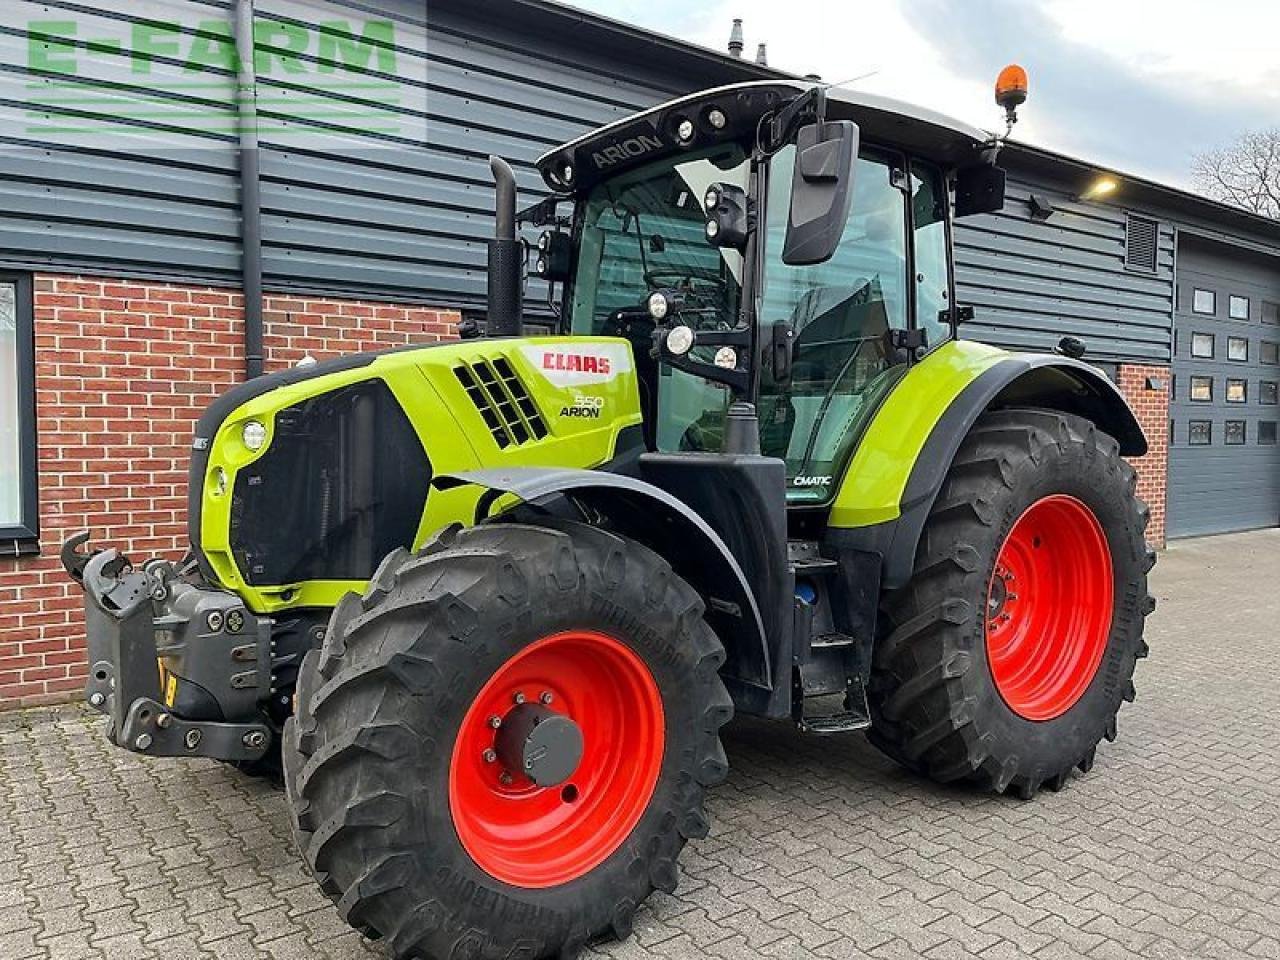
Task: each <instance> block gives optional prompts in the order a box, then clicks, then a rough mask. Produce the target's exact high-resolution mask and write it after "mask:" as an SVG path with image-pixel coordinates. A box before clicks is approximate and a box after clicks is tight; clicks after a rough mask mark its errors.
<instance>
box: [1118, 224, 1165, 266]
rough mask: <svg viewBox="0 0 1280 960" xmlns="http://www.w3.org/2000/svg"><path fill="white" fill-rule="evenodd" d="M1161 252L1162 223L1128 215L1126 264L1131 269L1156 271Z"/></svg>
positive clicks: (1125, 245)
mask: <svg viewBox="0 0 1280 960" xmlns="http://www.w3.org/2000/svg"><path fill="white" fill-rule="evenodd" d="M1159 252H1160V224H1159V223H1158V222H1157V221H1155V220H1148V219H1147V218H1146V217H1134V216H1130V217H1128V218H1127V219H1126V220H1125V230H1124V265H1125V266H1126V267H1128V268H1129V269H1130V270H1144V271H1146V272H1147V273H1155V272H1156V258H1157V256H1158V255H1159Z"/></svg>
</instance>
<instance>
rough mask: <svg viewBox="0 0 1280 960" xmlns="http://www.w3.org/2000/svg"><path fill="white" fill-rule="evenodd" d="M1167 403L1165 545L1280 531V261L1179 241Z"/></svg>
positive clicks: (1186, 240) (1200, 243) (1185, 240)
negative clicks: (1255, 531) (1279, 527)
mask: <svg viewBox="0 0 1280 960" xmlns="http://www.w3.org/2000/svg"><path fill="white" fill-rule="evenodd" d="M1174 329H1175V338H1174V339H1175V342H1174V364H1173V374H1174V375H1173V381H1172V387H1173V394H1172V399H1171V403H1170V413H1169V415H1170V423H1169V430H1170V445H1169V503H1168V533H1169V536H1170V537H1189V536H1197V535H1200V534H1207V533H1225V532H1227V531H1231V530H1250V529H1254V528H1257V527H1270V526H1276V525H1277V524H1280V446H1278V445H1277V437H1276V430H1277V421H1280V405H1278V404H1277V390H1278V389H1280V260H1276V259H1272V258H1266V257H1262V256H1258V255H1254V254H1251V253H1248V252H1246V251H1241V250H1235V249H1232V248H1228V247H1224V246H1220V245H1217V244H1211V243H1208V242H1206V241H1200V240H1196V239H1194V238H1187V237H1184V238H1183V240H1182V242H1181V243H1179V246H1178V304H1177V312H1176V316H1175V323H1174Z"/></svg>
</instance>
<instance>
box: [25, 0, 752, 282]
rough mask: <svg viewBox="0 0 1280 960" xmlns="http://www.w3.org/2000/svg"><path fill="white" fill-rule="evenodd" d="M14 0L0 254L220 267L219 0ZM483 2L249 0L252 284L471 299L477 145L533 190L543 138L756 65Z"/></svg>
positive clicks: (228, 61)
mask: <svg viewBox="0 0 1280 960" xmlns="http://www.w3.org/2000/svg"><path fill="white" fill-rule="evenodd" d="M11 4H12V6H13V9H14V15H13V16H12V17H9V18H7V20H6V23H5V24H3V25H0V124H2V125H3V126H2V128H0V129H3V130H4V131H5V133H4V134H3V135H0V263H7V264H10V265H13V266H22V267H32V266H41V265H62V266H67V267H71V268H74V269H94V268H102V269H115V270H119V271H124V272H132V273H140V274H151V275H161V276H163V275H170V274H176V275H178V276H181V277H189V278H206V279H212V280H225V281H229V282H234V281H235V279H236V274H237V271H238V269H239V246H238V236H239V213H238V207H237V202H238V201H237V198H238V175H237V153H236V131H237V119H236V103H235V100H236V82H235V72H234V66H235V60H234V47H233V46H232V39H231V23H232V4H230V3H228V2H214V0H141V2H138V3H131V4H129V5H127V6H126V5H118V6H117V7H116V8H114V9H109V8H108V6H107V5H106V4H98V5H94V6H85V5H81V4H76V3H70V2H63V0H47V2H43V3H35V2H29V0H11ZM490 7H491V8H490ZM424 10H425V11H426V12H425V15H424ZM499 12H500V10H499V8H498V7H497V6H496V5H490V6H489V7H486V6H484V5H474V6H472V7H470V8H465V7H462V8H460V7H459V5H457V4H453V5H449V4H443V3H435V4H431V5H429V6H425V5H423V4H421V3H415V2H404V0H402V2H398V3H382V4H373V3H365V2H361V0H258V3H257V24H256V30H255V37H256V41H257V51H258V55H257V58H256V61H257V68H258V111H259V121H260V134H261V147H262V196H263V200H262V202H263V239H264V251H263V252H264V271H265V278H264V279H265V283H266V285H267V287H268V288H272V289H304V290H316V291H323V292H337V293H347V294H365V295H372V296H378V297H387V298H398V299H408V300H417V301H428V302H432V303H436V304H440V305H478V304H479V303H480V298H481V296H482V294H483V289H484V258H485V243H484V241H485V239H486V238H487V237H488V235H489V232H490V230H491V225H492V204H493V191H492V186H491V180H490V176H489V171H488V164H487V157H488V155H489V154H490V153H498V154H500V155H502V156H505V157H506V158H507V159H509V160H510V161H511V162H512V165H513V167H514V168H515V171H516V177H517V181H518V184H519V186H520V188H521V200H522V201H527V202H533V201H534V200H535V199H537V198H538V197H539V196H541V195H542V188H541V180H540V179H539V178H538V176H537V174H536V172H535V170H534V168H533V160H534V159H535V158H536V157H537V156H539V155H540V154H541V153H543V152H544V151H545V150H546V149H547V148H548V147H551V146H554V145H555V144H557V143H560V142H562V141H564V140H567V139H570V138H572V137H574V136H576V135H578V134H579V133H581V132H582V131H583V130H586V129H589V128H591V127H593V126H596V125H599V124H602V123H607V122H610V121H612V120H614V119H617V118H618V117H622V116H625V115H627V114H629V113H632V112H634V111H636V110H638V109H642V108H644V107H646V106H649V105H651V104H653V103H656V102H659V101H661V100H664V99H668V98H670V97H672V96H676V95H678V94H680V93H683V92H687V91H688V90H692V89H696V88H699V87H702V86H706V85H708V84H711V83H715V82H723V81H725V80H732V79H742V78H743V76H746V75H751V74H753V73H755V72H757V71H754V70H753V69H752V68H750V67H748V66H747V65H746V64H744V65H743V67H742V69H741V70H740V71H738V75H737V76H726V75H725V74H724V73H717V74H715V75H714V76H713V75H709V74H708V73H707V72H706V70H705V69H692V68H691V69H690V70H687V71H672V70H669V69H665V68H664V67H663V65H662V64H661V63H658V62H657V61H656V59H655V58H653V57H645V56H641V54H642V53H645V52H646V51H644V50H643V49H641V48H639V47H637V48H636V54H637V55H636V57H635V59H634V60H633V61H632V62H627V61H625V60H622V59H619V58H618V57H617V56H616V55H614V52H613V51H605V50H599V49H596V48H593V47H592V46H589V45H585V44H583V43H581V42H580V40H579V39H578V38H577V37H575V36H573V35H570V34H569V33H566V32H562V33H561V35H560V37H559V38H553V37H549V36H540V37H538V38H537V39H536V40H531V38H530V35H529V33H528V32H527V31H526V30H521V29H518V27H517V25H515V24H513V23H509V22H504V21H507V20H509V18H504V17H501V16H498V15H497V14H498V13H499ZM646 60H647V61H648V62H645V61H646ZM722 69H725V70H729V69H730V68H722ZM537 295H538V292H537V291H531V297H536V296H537Z"/></svg>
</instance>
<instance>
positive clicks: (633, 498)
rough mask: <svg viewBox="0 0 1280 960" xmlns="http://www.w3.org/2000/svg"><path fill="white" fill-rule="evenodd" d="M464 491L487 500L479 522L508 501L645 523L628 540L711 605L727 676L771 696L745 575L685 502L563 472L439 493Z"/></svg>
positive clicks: (618, 477)
mask: <svg viewBox="0 0 1280 960" xmlns="http://www.w3.org/2000/svg"><path fill="white" fill-rule="evenodd" d="M467 484H471V485H475V486H478V487H483V488H485V489H486V490H487V491H489V492H488V493H486V494H485V495H484V496H483V497H482V498H481V500H480V503H479V505H478V507H477V513H478V515H477V517H476V522H480V521H481V520H482V519H484V515H485V514H487V513H488V510H489V508H490V507H491V506H492V505H493V503H494V501H495V500H497V498H498V497H500V496H501V495H503V494H510V495H512V496H514V497H516V498H517V499H519V500H521V501H523V502H525V503H529V504H544V503H547V502H548V501H551V500H553V499H555V498H557V497H567V498H569V499H571V500H573V501H576V502H577V503H579V504H580V505H581V506H583V507H585V508H586V509H587V511H588V512H589V513H595V514H598V515H600V516H603V517H605V518H608V519H619V520H621V519H622V518H630V519H631V520H634V518H635V517H644V518H646V523H645V524H644V525H643V526H638V525H637V524H635V523H634V522H630V523H625V524H624V526H625V528H626V529H627V535H628V536H631V537H632V538H633V539H637V540H639V541H640V542H641V543H644V544H645V546H648V547H650V548H651V549H653V550H655V551H656V552H657V553H658V554H660V555H661V556H662V557H663V558H664V559H665V560H666V561H667V562H668V563H670V564H671V566H672V568H673V569H674V570H675V571H676V573H677V574H679V575H680V576H681V577H683V578H684V579H685V580H687V581H688V582H689V583H690V584H692V586H693V587H694V589H695V590H697V591H698V592H699V593H700V594H702V595H703V596H704V597H705V598H707V601H708V620H709V621H710V622H711V623H712V625H713V626H714V627H716V628H717V631H716V632H717V633H718V634H720V637H721V640H722V641H723V643H724V645H725V649H726V653H727V654H728V659H727V660H726V662H725V667H724V671H723V672H724V674H725V676H726V677H728V678H733V679H736V680H739V681H741V682H742V683H744V684H746V685H748V686H751V687H755V688H759V689H761V690H764V691H771V690H772V689H773V685H774V680H773V676H772V670H771V667H770V657H769V648H768V640H767V634H766V631H765V626H764V620H763V618H762V617H761V614H760V608H759V606H758V604H757V603H756V598H755V594H754V593H753V592H752V590H751V587H750V584H749V582H748V580H747V577H746V575H745V574H744V573H743V570H742V567H741V565H740V564H739V563H738V561H737V559H736V558H735V557H734V555H733V553H732V552H731V551H730V550H729V548H728V546H726V545H725V542H724V540H723V539H721V537H720V535H719V534H717V533H716V532H715V530H713V529H712V528H711V527H710V526H709V525H708V524H707V522H706V521H705V520H703V519H702V517H701V516H699V515H698V514H697V513H695V512H694V510H693V509H692V508H691V507H690V506H689V505H688V504H686V503H685V502H684V501H682V500H680V499H679V498H677V497H675V496H673V495H672V494H670V493H668V492H667V491H665V490H663V489H661V488H659V487H656V486H654V485H653V484H651V483H646V482H645V481H643V480H638V479H636V478H635V477H629V476H625V475H622V474H617V473H607V472H604V471H599V470H578V469H570V468H559V467H545V468H544V467H518V468H511V469H506V470H501V469H499V470H472V471H468V472H465V473H453V474H445V475H441V476H439V477H437V478H436V479H435V481H434V482H433V485H434V486H436V487H437V488H438V489H441V490H448V489H453V488H455V487H459V486H464V485H467Z"/></svg>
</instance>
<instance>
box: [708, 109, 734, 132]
mask: <svg viewBox="0 0 1280 960" xmlns="http://www.w3.org/2000/svg"><path fill="white" fill-rule="evenodd" d="M728 122H729V118H728V117H726V116H725V115H724V111H723V110H721V109H720V108H719V107H712V108H711V109H710V110H709V111H707V123H709V124H711V126H713V127H715V128H716V129H717V130H723V129H724V125H725V124H726V123H728Z"/></svg>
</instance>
